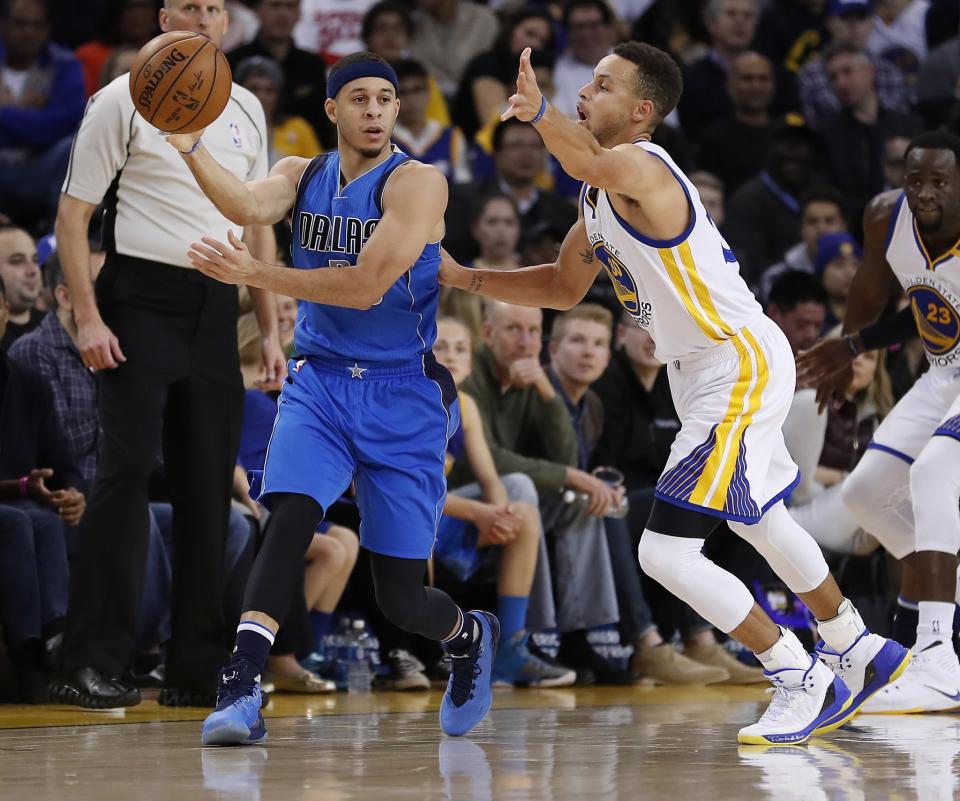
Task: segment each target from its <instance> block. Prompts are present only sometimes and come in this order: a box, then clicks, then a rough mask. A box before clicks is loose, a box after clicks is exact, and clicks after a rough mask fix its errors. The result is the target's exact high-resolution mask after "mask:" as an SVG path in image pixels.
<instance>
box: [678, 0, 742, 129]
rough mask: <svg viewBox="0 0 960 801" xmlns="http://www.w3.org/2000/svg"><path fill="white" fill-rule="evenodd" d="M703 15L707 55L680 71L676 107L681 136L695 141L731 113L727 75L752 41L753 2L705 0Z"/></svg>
mask: <svg viewBox="0 0 960 801" xmlns="http://www.w3.org/2000/svg"><path fill="white" fill-rule="evenodd" d="M703 14H704V21H705V22H706V26H707V32H708V33H709V35H710V51H709V52H708V53H707V54H706V55H705V56H703V58H701V59H699V60H698V61H696V62H694V63H693V64H692V65H691V66H689V67H687V68H686V69H685V70H684V73H683V95H682V96H681V98H680V103H679V105H678V106H677V111H678V113H679V114H680V125H681V126H682V127H683V131H684V133H685V134H686V135H687V136H689V137H690V138H691V139H693V140H695V141H696V140H698V139H699V138H700V135H701V133H703V131H704V130H705V129H706V127H707V126H708V125H709V124H710V123H711V122H714V121H716V120H719V119H720V118H721V117H723V116H725V115H727V114H729V113H730V111H731V110H732V104H731V101H730V96H729V95H728V94H727V73H728V72H729V70H730V66H731V65H732V64H733V59H734V58H735V57H736V56H738V55H740V53H743V52H744V51H745V50H746V49H747V48H748V47H749V46H750V43H751V42H752V41H753V34H754V32H755V31H756V27H757V0H708V2H707V3H706V7H705V8H704V12H703Z"/></svg>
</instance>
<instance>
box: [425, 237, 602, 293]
mask: <svg viewBox="0 0 960 801" xmlns="http://www.w3.org/2000/svg"><path fill="white" fill-rule="evenodd" d="M599 269H600V263H599V261H598V260H597V257H596V255H594V252H593V248H591V247H590V242H589V241H588V240H587V230H586V228H585V227H584V224H583V219H582V218H581V219H578V220H577V222H576V223H575V224H574V226H573V227H572V228H571V229H570V230H569V231H568V232H567V235H566V237H564V240H563V244H562V245H561V246H560V255H559V256H558V257H557V260H556V261H555V262H553V263H552V264H540V265H537V266H536V267H522V268H520V269H518V270H470V269H467V268H466V267H463V266H461V265H460V264H458V263H457V262H456V261H454V260H453V258H452V257H451V256H450V254H449V253H447V252H446V251H444V252H443V261H442V263H441V265H440V283H442V284H444V285H445V286H452V287H456V288H457V289H462V290H465V291H467V292H476V293H479V294H481V295H486V296H487V297H489V298H495V299H496V300H502V301H504V302H505V303H513V304H516V305H518V306H536V307H538V308H541V307H544V306H545V307H547V308H550V309H563V310H565V309H569V308H572V307H573V306H576V305H577V304H578V303H579V302H580V301H581V300H583V296H584V295H586V294H587V290H588V289H590V286H591V285H592V284H593V281H594V279H595V278H596V277H597V271H598V270H599Z"/></svg>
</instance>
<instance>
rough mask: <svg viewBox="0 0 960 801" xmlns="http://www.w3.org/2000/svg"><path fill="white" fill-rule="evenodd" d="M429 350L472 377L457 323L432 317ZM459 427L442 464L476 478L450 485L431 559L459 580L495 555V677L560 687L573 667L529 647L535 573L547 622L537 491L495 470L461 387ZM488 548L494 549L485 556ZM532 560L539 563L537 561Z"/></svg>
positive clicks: (456, 376) (468, 349) (549, 603)
mask: <svg viewBox="0 0 960 801" xmlns="http://www.w3.org/2000/svg"><path fill="white" fill-rule="evenodd" d="M434 351H435V353H436V356H437V361H439V362H440V363H441V364H442V365H443V366H444V367H446V368H447V369H448V370H449V371H450V375H451V376H452V377H453V380H454V382H455V383H456V384H457V386H458V387H459V386H460V384H461V383H462V382H463V381H464V380H465V379H466V378H467V377H468V376H469V375H470V369H471V364H470V362H471V358H472V355H473V344H472V341H471V336H470V331H469V330H468V329H467V327H466V326H465V325H464V324H463V323H461V322H460V321H459V320H455V319H453V318H450V317H447V318H441V319H440V320H438V321H437V341H436V343H435V344H434ZM460 416H461V417H460V429H459V430H458V432H457V433H456V434H455V435H454V436H453V438H452V439H451V440H450V446H449V449H448V451H447V461H448V464H449V465H450V467H451V468H452V467H453V465H454V464H456V461H457V460H458V459H460V458H462V457H463V458H466V460H467V461H468V462H469V464H470V466H471V468H472V472H473V474H474V476H475V477H476V479H477V481H476V482H475V483H473V484H467V485H466V486H463V487H456V488H453V489H451V491H450V494H448V495H447V501H446V503H445V504H444V507H443V516H442V517H441V518H440V524H439V526H438V528H437V543H436V546H435V548H434V554H435V558H437V559H438V560H439V561H440V562H441V564H444V565H445V566H446V567H447V569H448V570H450V571H451V572H452V573H454V575H456V577H457V578H458V579H459V580H460V581H461V582H466V581H468V580H469V579H470V578H471V577H472V576H473V575H474V574H475V573H476V571H477V570H478V569H479V568H480V566H481V562H482V561H484V559H485V556H484V553H486V554H487V555H488V557H487V558H489V557H492V556H494V555H497V556H498V557H499V567H498V572H497V619H498V620H499V621H500V636H501V641H500V647H499V648H498V649H497V656H496V660H495V662H494V666H493V671H494V674H495V675H496V679H495V680H496V681H498V682H504V683H507V684H514V685H522V686H535V687H563V686H567V685H570V684H573V682H574V681H575V680H576V678H577V676H576V673H574V671H572V670H569V669H567V668H564V667H562V666H559V665H552V664H550V663H548V662H545V661H543V660H542V659H540V658H538V657H537V656H535V655H534V654H532V653H531V652H530V650H529V648H528V641H529V635H528V633H527V608H528V606H529V604H530V602H531V597H530V596H531V590H532V589H533V588H534V582H535V573H538V574H539V576H538V578H539V581H537V582H536V584H537V587H536V589H537V594H538V595H539V596H541V597H540V598H535V599H534V603H536V602H537V601H539V603H540V606H541V607H542V608H541V609H537V610H535V611H534V614H533V616H532V617H533V619H538V620H546V621H547V622H548V624H549V627H551V628H552V627H553V625H555V620H554V619H553V616H554V611H553V597H552V592H551V589H550V572H549V566H548V557H547V551H546V547H545V546H544V543H543V530H542V528H541V525H540V511H539V509H538V508H537V501H538V499H537V491H536V489H535V488H534V486H533V482H532V481H530V479H529V478H528V477H527V476H524V475H521V474H512V475H507V476H504V477H503V478H502V479H501V477H500V476H499V475H497V471H496V467H495V465H494V463H493V456H492V455H491V454H490V448H489V446H488V445H487V440H486V437H485V435H484V430H483V420H482V419H481V417H480V411H479V410H478V409H477V404H476V401H474V400H473V398H472V397H471V396H470V394H469V393H467V392H460ZM491 552H493V553H491ZM538 561H539V562H541V564H539V565H538Z"/></svg>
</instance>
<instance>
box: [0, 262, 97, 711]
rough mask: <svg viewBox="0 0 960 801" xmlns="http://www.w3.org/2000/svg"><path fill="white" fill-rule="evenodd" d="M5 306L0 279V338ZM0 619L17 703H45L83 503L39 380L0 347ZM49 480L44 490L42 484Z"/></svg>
mask: <svg viewBox="0 0 960 801" xmlns="http://www.w3.org/2000/svg"><path fill="white" fill-rule="evenodd" d="M7 315H8V306H7V302H6V294H5V289H4V286H3V281H2V280H0V335H2V333H3V329H4V328H5V327H6V323H7ZM0 442H2V443H3V447H2V448H0V505H2V509H3V512H2V514H0V621H2V622H3V627H4V631H5V633H6V637H7V645H8V648H9V650H10V651H11V654H12V657H13V663H14V667H15V669H16V672H17V676H18V681H19V683H20V687H19V693H20V697H21V699H22V700H24V701H28V702H33V703H38V702H45V701H46V700H47V688H48V682H49V669H50V668H51V667H52V665H51V664H50V660H49V659H48V658H47V650H48V648H53V647H55V642H56V640H57V639H59V637H60V635H61V634H62V631H63V621H64V618H65V617H66V613H67V586H68V575H67V574H68V569H67V542H66V529H67V527H72V526H75V525H76V524H77V523H79V522H80V518H81V517H82V516H83V512H84V509H85V507H86V500H85V498H84V495H83V492H81V491H80V489H78V488H82V487H83V486H84V482H83V477H82V476H81V475H80V472H79V470H78V469H77V467H76V465H74V464H73V462H72V461H71V460H70V455H69V452H68V450H67V448H66V447H65V444H64V442H63V437H62V435H61V431H60V427H59V425H58V421H57V416H56V412H55V410H54V408H53V399H52V397H51V394H50V390H49V389H48V388H47V386H46V384H45V382H44V380H43V378H41V377H40V376H39V375H38V374H36V373H34V372H33V371H32V370H30V369H28V367H27V366H25V365H21V364H20V363H19V362H17V361H15V360H13V359H11V358H9V357H8V356H7V354H6V353H5V352H4V351H2V350H0ZM48 482H49V487H48V486H47V483H48Z"/></svg>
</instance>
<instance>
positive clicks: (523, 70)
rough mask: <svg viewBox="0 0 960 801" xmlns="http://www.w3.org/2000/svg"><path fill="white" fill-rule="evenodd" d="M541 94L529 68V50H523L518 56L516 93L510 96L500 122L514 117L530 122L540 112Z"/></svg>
mask: <svg viewBox="0 0 960 801" xmlns="http://www.w3.org/2000/svg"><path fill="white" fill-rule="evenodd" d="M542 101H543V93H542V92H541V91H540V87H539V86H537V76H536V75H535V74H534V72H533V67H531V66H530V48H529V47H526V48H524V50H523V52H522V53H521V54H520V72H519V73H518V74H517V93H516V94H515V95H511V96H510V98H509V100H508V102H509V104H510V105H509V106H508V107H507V110H506V111H504V112H503V114H501V115H500V119H501V120H509V119H510V118H511V117H516V118H517V119H518V120H520V121H521V122H530V120H532V119H533V118H534V117H536V116H537V114H538V113H539V112H540V103H541V102H542Z"/></svg>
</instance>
